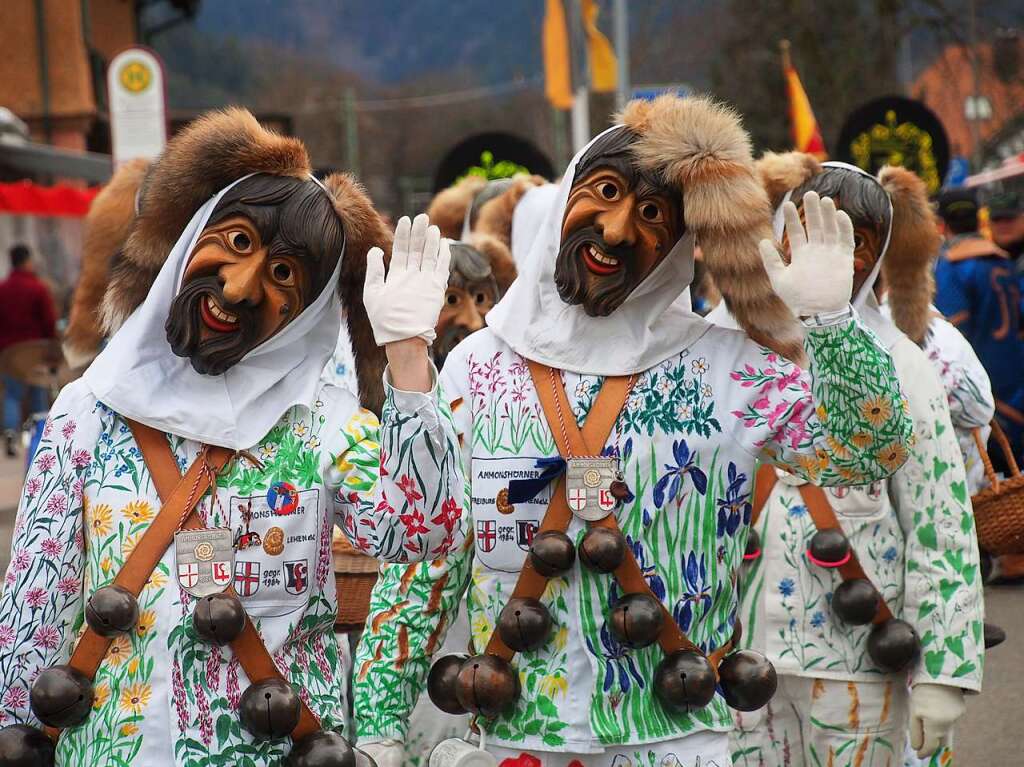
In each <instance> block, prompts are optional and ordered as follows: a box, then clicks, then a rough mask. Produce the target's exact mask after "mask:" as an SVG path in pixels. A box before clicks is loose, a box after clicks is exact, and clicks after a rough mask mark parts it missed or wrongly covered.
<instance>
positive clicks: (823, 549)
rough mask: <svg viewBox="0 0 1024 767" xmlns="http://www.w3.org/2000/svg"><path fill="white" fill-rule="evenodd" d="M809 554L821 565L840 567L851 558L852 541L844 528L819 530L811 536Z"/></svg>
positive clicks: (813, 560) (814, 561)
mask: <svg viewBox="0 0 1024 767" xmlns="http://www.w3.org/2000/svg"><path fill="white" fill-rule="evenodd" d="M807 554H808V556H809V557H810V560H811V562H813V563H814V564H816V565H818V566H819V567H839V566H840V565H844V564H846V563H847V562H848V561H849V560H850V542H849V541H848V540H846V536H845V535H843V531H842V530H837V529H835V528H829V529H828V530H819V531H818V532H816V533H815V534H814V536H813V537H812V538H811V545H810V546H809V547H808V549H807Z"/></svg>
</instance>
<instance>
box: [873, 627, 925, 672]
mask: <svg viewBox="0 0 1024 767" xmlns="http://www.w3.org/2000/svg"><path fill="white" fill-rule="evenodd" d="M868 655H869V656H870V658H871V660H872V661H874V663H875V665H876V666H878V668H879V669H881V670H882V671H884V672H885V673H887V674H894V673H896V672H897V671H902V670H903V669H905V668H907V666H909V665H911V664H912V663H915V662H916V661H917V659H918V658H919V657H920V655H921V640H920V639H918V637H917V632H916V631H914V627H913V626H911V625H910V624H909V623H907V622H906V621H901V620H899V619H898V618H892V619H890V620H887V621H886V622H885V623H883V624H881V625H878V626H875V627H874V628H873V629H871V633H870V634H868Z"/></svg>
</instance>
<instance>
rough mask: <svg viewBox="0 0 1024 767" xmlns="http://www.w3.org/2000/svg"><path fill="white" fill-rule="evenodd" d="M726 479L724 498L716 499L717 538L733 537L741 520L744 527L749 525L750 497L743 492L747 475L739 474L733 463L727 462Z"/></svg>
mask: <svg viewBox="0 0 1024 767" xmlns="http://www.w3.org/2000/svg"><path fill="white" fill-rule="evenodd" d="M728 478H729V484H728V486H727V487H726V489H725V497H724V498H719V499H718V537H719V538H721V537H722V535H726V534H727V535H729V536H733V535H735V534H736V530H737V529H739V526H740V521H741V520H742V522H743V524H745V525H747V524H750V513H751V505H750V496H749V494H747V493H746V492H744V490H743V485H744V483H745V482H746V481H747V475H746V474H744V473H742V472H740V471H739V470H738V469H737V468H736V464H735V463H733V462H732V461H729V470H728Z"/></svg>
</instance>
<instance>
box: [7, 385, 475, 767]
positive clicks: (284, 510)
mask: <svg viewBox="0 0 1024 767" xmlns="http://www.w3.org/2000/svg"><path fill="white" fill-rule="evenodd" d="M435 402H436V398H435V397H431V396H430V395H410V394H404V393H400V392H395V391H389V395H388V400H387V402H386V404H385V409H384V414H383V417H382V422H381V423H378V421H377V418H376V416H374V415H372V414H371V413H369V412H367V411H365V410H360V409H359V408H358V404H357V403H356V401H355V398H354V397H353V396H352V395H351V394H350V393H349V392H347V391H345V390H342V389H338V388H336V387H333V386H330V385H326V386H323V387H322V388H321V390H320V393H319V395H318V400H317V401H316V402H315V403H313V405H312V407H304V406H297V407H294V408H292V409H291V410H289V411H288V412H287V413H285V414H284V415H283V417H282V418H281V420H280V421H279V422H278V424H277V425H276V426H275V427H274V428H273V429H271V431H270V432H269V433H268V434H267V435H266V437H265V438H264V440H263V441H262V442H261V443H260V444H258V445H254V446H253V447H252V448H251V450H250V452H251V453H252V455H254V456H255V457H256V458H257V459H258V461H259V463H260V465H254V464H252V463H250V462H248V461H247V460H245V459H244V458H238V459H237V460H236V461H235V462H234V463H233V464H232V465H231V466H230V468H229V469H228V471H227V473H226V474H224V475H222V476H221V477H219V478H218V489H217V494H216V497H215V498H214V499H211V498H210V496H209V495H207V496H206V497H205V498H204V499H203V500H202V501H201V503H200V504H199V506H198V509H199V510H200V512H201V514H202V516H203V517H204V519H205V522H206V525H207V526H208V527H227V528H230V529H231V530H232V537H233V540H234V545H235V549H236V550H235V553H234V564H233V577H234V587H235V590H236V591H237V592H238V594H239V596H240V597H241V599H242V603H243V604H244V605H245V608H246V610H247V612H248V613H249V615H250V616H251V617H252V619H253V621H254V622H255V623H256V625H257V628H258V630H259V632H260V634H261V635H262V637H263V640H264V643H265V644H266V645H267V648H268V649H269V650H270V652H271V654H272V655H273V657H274V660H275V661H276V662H277V666H278V668H279V669H280V670H281V672H282V673H283V674H284V675H285V676H286V677H287V678H288V679H289V680H290V681H291V682H292V684H293V686H294V687H295V689H296V690H298V691H299V692H300V694H301V695H302V696H303V698H304V699H305V701H306V703H307V704H308V705H309V706H310V708H311V709H312V710H313V711H314V713H316V714H317V715H318V716H319V717H320V719H321V721H322V722H323V724H324V726H325V727H328V728H332V729H336V730H340V729H341V728H342V727H343V725H344V721H345V713H344V710H343V707H342V706H343V694H344V693H343V691H344V688H345V686H346V684H347V681H346V679H345V678H344V677H343V675H342V672H341V668H340V665H339V652H338V647H337V644H336V642H335V639H334V633H333V630H332V629H333V625H334V619H335V616H336V614H337V607H336V605H337V601H336V600H337V595H336V594H335V581H334V578H333V576H332V566H331V549H330V544H331V530H332V526H333V524H334V522H335V521H336V518H337V521H338V522H339V523H340V524H342V525H343V526H344V527H345V529H347V530H349V531H350V534H351V535H352V537H353V538H355V539H356V541H357V542H358V543H359V545H360V546H361V547H362V548H363V549H364V550H366V551H368V552H369V553H371V554H374V555H377V556H382V557H387V558H391V559H398V560H409V561H411V560H415V559H418V558H422V557H423V556H424V555H431V556H434V555H436V554H437V553H439V552H442V551H444V549H445V546H446V545H447V544H446V541H450V540H451V535H450V528H452V527H453V526H454V524H455V523H456V521H457V520H458V517H459V515H460V513H461V511H460V507H461V495H460V493H461V491H462V489H463V486H464V480H463V477H462V473H461V469H460V468H459V463H460V461H459V458H458V447H457V443H456V441H455V435H454V432H453V431H452V429H451V426H450V416H446V415H442V413H440V412H439V408H438V407H437V406H436V405H435V404H434V403H435ZM442 409H443V410H444V411H447V406H446V405H444V406H442ZM417 412H419V413H420V414H421V415H417V414H416V413H417ZM170 440H171V441H170V444H171V448H172V450H173V452H174V455H175V456H176V458H177V460H178V463H179V466H180V468H181V470H182V471H183V472H184V471H185V470H186V468H187V467H188V466H189V465H190V464H191V463H192V461H193V460H194V459H195V457H196V455H197V453H198V450H199V447H200V446H199V445H198V444H197V443H195V442H192V441H188V440H183V439H180V438H177V437H171V438H170ZM325 475H326V477H327V481H325ZM159 508H160V501H159V497H158V495H157V492H156V489H155V487H154V486H153V484H152V481H151V479H150V475H149V472H148V471H147V469H146V466H145V464H144V462H143V459H142V454H141V453H140V451H139V448H138V446H137V445H136V443H135V440H134V438H133V437H132V435H131V432H130V431H129V430H128V426H127V425H126V424H125V422H124V420H123V419H121V418H120V417H119V416H118V415H117V414H116V413H114V412H113V411H111V410H110V409H109V408H107V407H105V406H104V405H103V404H102V403H100V402H97V401H96V399H95V397H94V396H93V395H92V393H91V391H90V390H89V389H88V388H87V386H86V385H85V383H84V381H81V380H79V381H76V382H75V383H73V384H71V385H70V386H68V387H67V388H66V389H64V391H63V392H62V393H61V395H60V396H59V397H58V399H57V402H56V403H55V404H54V407H53V409H52V411H51V413H50V416H49V420H48V421H47V423H46V427H45V431H44V434H43V437H42V441H41V442H40V446H39V450H38V452H37V453H36V456H35V458H34V460H33V464H32V467H31V470H30V472H29V474H28V477H27V481H26V483H25V488H24V492H23V495H22V499H21V504H20V507H19V509H18V516H17V521H16V523H15V530H14V545H13V555H12V561H11V565H10V568H9V569H8V571H7V576H6V579H5V583H4V589H3V594H2V597H0V724H4V725H6V724H12V723H14V722H29V723H33V724H38V723H37V722H35V721H34V718H33V716H32V714H31V712H30V710H29V705H28V702H29V689H30V687H31V684H32V681H33V680H34V679H35V677H36V675H37V674H38V672H39V671H40V670H42V669H44V668H47V667H49V666H52V665H55V664H59V663H65V662H67V659H68V658H69V657H70V654H71V651H72V649H73V646H74V644H75V641H76V638H77V635H78V632H79V631H80V630H81V629H82V627H83V622H84V605H85V600H86V598H87V597H88V595H89V594H91V593H92V592H93V591H94V590H95V589H97V588H99V587H101V586H104V585H106V584H109V583H110V582H111V581H112V580H113V578H114V576H115V575H116V574H117V572H118V571H119V569H120V568H121V566H122V565H123V563H124V561H125V559H126V558H127V556H128V555H129V553H130V552H131V550H132V548H133V547H134V546H135V545H136V544H137V543H138V541H139V540H140V538H141V537H142V535H143V533H144V532H145V530H146V529H147V527H148V526H149V524H150V523H151V522H152V520H153V519H154V517H155V516H156V514H157V512H158V510H159ZM178 576H179V573H178V568H177V567H176V563H175V554H174V547H173V546H171V547H170V549H169V550H168V552H167V553H166V554H165V555H164V557H163V559H162V560H161V562H160V564H159V565H158V566H157V568H156V570H154V572H153V574H152V575H151V576H150V578H149V581H148V582H147V584H146V586H145V588H144V590H143V591H142V593H141V595H140V597H139V608H140V617H139V621H138V624H137V626H136V627H135V630H134V631H132V632H131V633H129V634H127V635H123V636H119V637H118V638H116V639H115V640H114V641H113V642H112V644H111V646H110V649H109V651H108V652H107V655H106V657H105V659H104V660H103V662H102V664H101V665H100V668H99V671H98V673H97V675H96V679H95V688H94V689H95V702H94V704H93V711H92V713H91V714H90V716H89V718H88V719H87V720H86V721H85V723H84V724H82V725H80V726H78V727H75V728H71V729H68V730H65V731H64V732H63V734H62V735H61V738H60V741H59V743H58V745H57V765H58V767H80V766H81V765H103V766H104V767H106V766H107V765H142V764H146V765H175V767H206V766H207V765H232V766H234V765H245V766H247V767H264V766H269V765H278V764H279V763H280V760H281V758H282V757H283V756H284V754H285V753H286V752H287V750H288V748H289V746H288V741H287V740H285V741H280V740H277V741H269V742H263V741H257V740H255V739H254V738H253V737H252V736H250V735H249V734H248V733H247V732H246V731H245V730H244V729H243V728H242V727H241V725H240V722H239V717H238V712H237V710H236V709H237V707H238V703H239V698H240V696H241V694H242V692H243V691H244V690H245V689H246V687H247V686H248V681H247V679H246V676H245V672H244V671H243V670H242V668H241V667H240V666H239V662H238V659H237V658H235V657H233V654H232V652H231V650H230V648H220V647H217V646H214V645H210V644H207V643H205V642H203V641H202V640H200V639H199V637H198V636H197V635H196V634H195V632H194V630H193V628H192V623H191V615H192V610H193V606H194V602H195V600H194V599H193V598H192V597H190V596H189V595H188V594H187V593H186V592H185V591H184V590H183V589H182V588H180V586H179V582H178ZM185 577H187V574H186V576H185ZM342 598H344V595H342Z"/></svg>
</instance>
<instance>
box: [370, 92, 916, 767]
mask: <svg viewBox="0 0 1024 767" xmlns="http://www.w3.org/2000/svg"><path fill="white" fill-rule="evenodd" d="M828 206H829V203H827V202H826V203H823V207H824V208H825V209H826V210H827V209H828ZM819 218H820V217H819ZM770 236H771V216H770V209H769V205H768V200H767V196H766V194H765V192H764V189H763V187H762V185H761V184H760V181H759V180H758V178H757V176H756V174H755V171H754V166H753V161H752V159H751V156H750V142H749V137H748V136H747V134H746V133H745V132H744V131H743V129H742V128H741V126H740V124H739V120H738V119H737V117H736V115H735V114H734V113H733V112H732V111H730V110H729V109H727V108H725V107H723V106H721V105H718V104H716V103H714V102H711V101H709V100H706V99H702V98H693V99H685V100H683V99H678V98H675V97H673V96H664V97H661V98H659V99H658V100H656V101H654V102H634V103H632V104H630V105H629V106H628V108H627V109H626V111H625V113H624V115H623V118H622V121H621V123H620V124H618V125H616V126H615V127H613V128H611V129H609V130H607V131H605V132H604V133H602V134H601V135H600V136H598V137H597V138H596V139H594V140H593V141H591V142H590V144H589V145H588V146H586V147H585V148H584V149H583V150H582V151H581V152H580V153H579V154H578V155H577V157H576V158H575V159H574V160H573V162H572V164H571V165H570V166H569V168H568V170H567V172H566V174H565V176H564V178H563V180H562V182H561V184H560V186H559V188H558V192H557V194H556V195H555V196H554V197H553V198H552V202H551V205H550V207H549V209H548V211H547V214H546V215H545V216H544V218H543V221H542V224H541V226H540V230H539V233H538V234H537V236H536V237H535V238H534V240H533V242H532V247H531V249H530V253H529V256H528V258H527V261H526V265H525V267H523V268H521V269H520V276H519V278H518V279H517V280H516V282H515V283H513V285H512V287H511V289H510V290H509V292H508V294H506V296H505V298H504V299H503V300H502V301H501V302H500V303H499V304H498V306H496V307H495V308H494V309H493V310H492V311H491V313H490V314H489V316H488V327H487V328H485V329H484V330H482V331H480V332H478V333H476V334H474V335H473V336H471V337H470V338H469V339H468V340H467V341H466V342H464V343H462V344H461V345H460V346H458V347H457V348H456V349H455V350H454V351H452V352H451V353H450V354H449V356H448V359H447V361H446V363H445V367H444V370H443V371H442V375H441V380H442V384H443V388H444V391H445V392H446V395H447V396H448V397H449V398H450V401H451V403H452V406H453V408H452V409H453V415H454V418H455V422H456V425H457V429H458V432H459V434H460V437H461V439H462V444H463V455H464V460H465V465H466V467H467V479H468V482H469V486H470V497H471V501H470V506H471V510H472V515H471V517H469V516H468V515H467V517H466V518H464V520H465V521H464V522H463V527H462V534H463V535H465V536H466V537H465V539H464V542H463V543H462V545H461V546H460V547H459V548H458V549H457V550H454V551H453V552H452V553H451V554H450V555H448V556H447V557H443V558H439V559H436V560H434V561H432V562H430V563H424V564H423V565H421V566H420V567H419V568H418V569H417V570H416V571H415V572H412V573H410V572H407V573H406V574H405V577H401V578H399V577H396V573H394V572H391V573H388V574H386V575H385V576H384V577H383V578H382V580H381V581H380V582H379V584H378V587H377V589H376V591H375V594H374V597H373V600H372V602H371V611H370V615H371V619H370V621H369V622H368V629H369V630H368V631H367V632H366V634H364V637H363V639H362V641H361V644H360V647H359V648H358V653H357V660H356V670H355V673H356V677H355V710H356V715H357V729H358V735H359V738H360V742H361V743H362V744H367V748H370V749H372V751H373V753H374V755H375V758H378V760H379V761H380V763H381V764H385V763H387V764H394V763H397V762H395V761H387V760H388V759H391V758H392V757H391V754H393V753H395V751H396V749H397V752H398V753H399V754H400V753H401V745H400V743H398V742H397V741H400V740H401V739H402V738H403V737H404V736H405V728H406V725H407V720H408V716H409V711H410V709H411V708H412V705H413V704H414V702H415V701H416V699H417V697H418V695H419V693H420V691H421V690H423V689H424V687H428V688H429V691H430V693H431V697H432V699H433V700H434V701H435V703H437V704H438V705H439V707H441V708H442V709H443V710H446V711H460V710H461V711H465V710H469V711H471V712H473V713H475V714H476V715H477V716H476V723H477V726H478V729H479V732H480V737H481V740H482V741H486V746H485V747H486V750H487V751H488V752H489V754H490V760H491V763H492V764H496V763H501V764H504V765H518V764H524V765H525V764H531V765H536V764H540V765H543V767H549V766H550V765H559V766H564V765H570V764H574V765H575V764H586V765H588V767H598V766H601V767H605V766H607V765H612V764H616V765H618V764H621V763H623V762H622V760H623V759H625V758H628V759H629V761H630V762H631V763H633V764H636V765H641V764H642V765H662V764H670V765H674V764H681V765H683V766H684V767H694V765H695V764H698V763H699V764H701V765H702V766H703V767H708V765H714V764H718V765H725V764H728V763H729V746H728V736H727V733H728V731H729V730H730V729H731V727H732V716H731V714H730V713H729V710H728V708H727V701H728V703H729V704H731V705H733V706H739V707H742V708H745V709H748V708H756V707H759V706H761V705H763V704H764V702H765V700H766V699H767V698H768V697H770V695H771V693H772V691H773V690H774V671H773V670H772V669H771V666H770V664H767V663H765V662H764V661H763V658H762V657H761V656H759V655H758V654H757V653H740V654H737V653H732V654H730V649H731V645H732V642H734V641H735V640H736V638H737V634H738V626H737V621H736V612H737V608H738V596H737V591H736V578H737V575H738V570H739V567H740V564H741V562H742V558H743V552H744V548H745V545H746V533H747V528H748V524H749V520H750V509H751V506H750V494H751V490H752V487H753V475H754V469H755V464H756V461H757V460H759V459H760V460H766V461H770V462H774V463H778V464H780V465H782V466H784V467H786V468H787V469H789V470H791V471H793V472H795V473H797V474H798V475H799V476H802V477H805V478H813V479H814V480H815V481H817V482H820V483H822V484H824V485H828V486H834V485H842V484H851V483H862V482H864V481H866V480H876V479H878V480H881V479H883V478H885V477H886V476H888V475H889V474H891V473H892V472H893V471H895V470H896V469H898V468H899V466H900V465H901V464H902V462H903V460H904V459H905V457H906V455H907V451H908V449H909V436H910V426H911V425H910V422H909V420H908V419H907V417H906V415H905V410H904V405H903V403H902V400H901V394H900V391H899V385H898V382H897V380H896V377H895V373H894V370H893V367H892V362H891V360H890V359H889V357H888V356H887V354H886V353H885V352H884V351H883V349H882V348H881V347H880V346H879V344H878V342H877V341H876V339H875V337H874V335H873V334H871V333H870V332H868V331H866V330H865V329H864V327H863V326H862V325H861V323H860V321H859V320H858V319H857V318H856V315H855V313H854V312H853V311H852V310H851V309H850V306H849V299H850V293H851V288H850V282H851V278H850V277H849V276H847V277H843V275H846V274H852V268H851V267H850V266H849V264H850V263H851V262H852V259H853V249H854V248H853V232H852V226H851V225H850V222H849V221H848V219H846V217H845V214H838V215H837V214H835V212H834V209H832V215H831V216H830V217H829V219H828V226H827V227H826V226H825V225H822V226H820V227H818V228H816V229H814V231H813V232H812V233H811V235H810V239H809V241H808V242H807V243H805V244H804V245H803V246H802V247H801V248H800V249H798V252H797V253H795V254H794V259H793V263H792V265H790V266H788V267H784V266H781V265H779V267H778V269H776V270H774V272H773V274H774V277H773V280H771V281H770V280H769V276H768V274H767V272H766V270H765V266H764V263H763V262H762V259H761V256H760V254H759V242H760V241H761V240H762V239H765V238H769V237H770ZM695 238H696V239H698V240H699V241H700V244H701V246H702V248H703V250H704V256H705V258H706V260H707V263H708V266H709V268H710V269H712V270H713V271H714V273H715V274H716V276H717V278H718V279H717V282H718V284H719V286H720V288H721V291H722V294H723V295H724V296H725V300H726V302H727V303H728V305H729V306H730V308H731V309H732V311H733V313H734V314H735V316H737V317H738V318H739V321H740V324H741V326H742V328H743V331H735V330H727V329H724V328H718V327H714V326H712V325H711V324H709V323H707V322H705V321H704V320H703V319H702V318H700V317H698V316H696V315H695V314H694V313H693V312H692V311H691V310H690V306H689V298H688V295H687V293H686V288H687V286H688V284H689V282H690V279H691V276H692V273H693V245H694V239H695ZM769 242H770V241H769ZM513 245H515V243H513ZM804 248H806V249H809V250H811V251H813V253H812V254H811V255H808V254H807V253H805V252H804ZM796 256H800V257H799V258H797V257H796ZM836 275H839V277H838V278H837V277H836ZM773 283H774V287H775V290H777V291H778V292H779V293H780V294H781V295H783V296H784V297H785V298H786V299H787V300H788V301H789V303H790V304H791V305H792V306H794V307H795V308H797V310H798V313H799V314H800V315H801V316H803V317H805V318H806V322H805V325H806V327H807V329H806V334H803V333H798V332H795V331H794V329H793V328H794V321H793V316H792V314H791V313H790V311H789V310H788V309H787V308H786V306H785V304H784V303H783V301H782V300H780V297H779V295H776V293H775V292H774V291H773ZM765 344H771V345H772V346H774V347H775V348H774V349H773V348H769V347H768V346H766V345H765ZM785 355H789V356H790V357H799V358H800V359H802V360H803V359H805V360H806V361H807V368H806V369H805V368H802V367H800V366H798V365H797V364H795V363H793V362H790V361H788V360H787V358H786V356H785ZM870 402H877V403H879V404H880V407H883V408H886V409H887V410H888V412H889V413H890V414H891V416H890V417H889V418H887V419H885V420H884V421H881V420H878V419H874V420H873V419H872V418H871V417H870V416H871V413H870V412H869V409H868V408H867V403H870ZM580 424H582V428H581V427H580ZM862 436H870V439H871V443H870V445H867V444H865V442H864V440H863V438H862ZM467 594H468V606H469V615H470V625H471V629H472V635H473V636H472V638H473V650H472V651H473V652H474V653H476V654H475V655H473V656H472V657H469V658H466V657H465V656H461V657H460V656H446V657H442V658H440V659H438V660H437V662H436V663H435V665H434V666H433V667H432V668H431V655H432V653H433V652H434V651H435V650H436V649H437V647H438V646H439V645H440V643H441V641H442V640H443V638H444V635H445V631H446V628H447V625H448V622H449V620H450V616H451V615H452V614H453V613H454V611H455V609H456V608H457V606H458V605H459V604H460V602H461V601H462V600H463V597H464V596H465V595H467ZM716 666H717V670H716V668H715V667H716ZM428 671H429V675H428ZM716 681H719V682H720V688H721V689H722V690H723V692H724V695H725V697H723V696H722V695H717V694H716V693H715V691H716ZM481 745H484V744H483V743H481ZM442 747H444V748H443V750H442ZM473 747H474V746H471V745H470V744H468V743H462V744H461V745H460V744H459V743H457V742H456V743H453V742H448V743H444V744H441V746H439V747H438V749H439V751H435V753H434V755H433V756H432V763H437V764H450V763H455V762H454V761H453V759H454V758H455V757H454V756H452V755H453V754H455V753H458V752H459V750H460V749H462V750H464V749H465V748H473ZM446 754H447V755H446ZM481 763H485V762H481Z"/></svg>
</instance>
